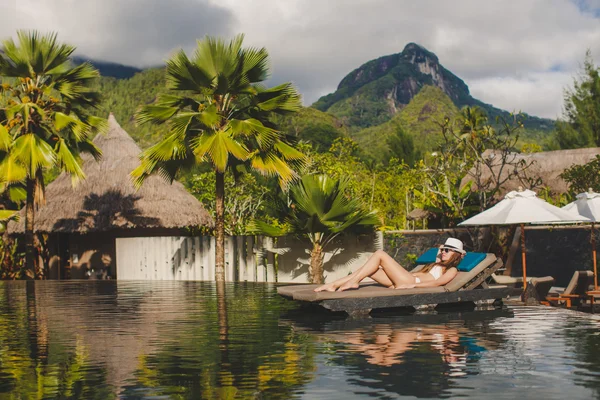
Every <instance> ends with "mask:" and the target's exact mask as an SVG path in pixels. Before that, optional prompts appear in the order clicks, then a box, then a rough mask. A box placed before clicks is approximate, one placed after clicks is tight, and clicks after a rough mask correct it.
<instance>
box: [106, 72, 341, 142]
mask: <svg viewBox="0 0 600 400" xmlns="http://www.w3.org/2000/svg"><path fill="white" fill-rule="evenodd" d="M96 87H97V89H98V90H99V91H100V93H101V94H102V103H101V105H100V108H99V109H98V111H97V112H96V114H97V115H100V116H107V115H108V114H109V113H110V112H112V113H113V114H114V115H115V118H116V119H117V121H119V123H120V124H121V125H122V126H123V128H124V129H125V130H126V131H127V132H128V133H129V134H130V135H131V136H132V137H133V138H134V139H135V140H136V142H138V144H139V145H140V146H141V147H142V148H146V147H148V146H150V145H152V144H154V143H156V142H157V141H158V140H159V138H160V135H161V133H162V129H164V128H162V127H157V126H152V125H142V126H138V125H137V124H136V123H135V120H134V114H135V112H136V110H137V109H138V108H139V107H140V106H141V105H143V104H148V103H152V102H153V101H155V100H156V98H157V96H158V95H159V94H160V93H164V92H166V89H165V76H164V69H163V68H156V69H148V70H145V71H142V72H139V73H137V74H135V75H134V76H133V77H132V78H130V79H115V78H111V77H104V76H103V77H101V78H100V79H99V80H98V81H97V82H96ZM275 122H276V123H277V124H278V125H279V126H280V128H281V130H282V131H283V132H285V133H286V134H289V135H291V136H294V137H296V138H298V139H300V140H306V141H309V142H312V143H313V145H314V147H315V148H316V149H317V150H321V151H326V150H328V149H329V147H330V145H331V142H333V140H335V138H337V137H340V136H346V135H347V129H346V128H345V127H344V126H343V124H342V123H341V122H340V121H339V120H338V119H337V118H336V117H335V116H333V115H331V114H328V113H324V112H322V111H319V110H316V109H314V108H310V107H305V108H303V109H302V110H301V111H300V112H298V113H296V114H292V115H291V116H286V117H280V118H278V119H277V121H275Z"/></svg>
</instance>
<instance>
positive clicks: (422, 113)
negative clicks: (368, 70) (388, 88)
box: [350, 85, 459, 159]
mask: <svg viewBox="0 0 600 400" xmlns="http://www.w3.org/2000/svg"><path fill="white" fill-rule="evenodd" d="M458 111H459V110H458V108H457V107H456V106H455V105H454V103H453V102H452V100H450V98H449V97H448V96H447V95H446V94H445V93H444V92H443V91H442V90H441V89H440V88H438V87H436V86H429V85H426V86H423V88H422V89H421V90H420V91H419V92H418V93H417V94H416V95H415V96H414V97H413V99H412V100H410V102H409V103H408V105H406V106H405V107H404V108H403V109H402V110H401V111H399V112H398V113H396V114H395V115H394V116H393V117H392V118H391V119H390V120H389V121H387V122H385V123H383V124H380V125H376V126H372V127H369V128H365V129H362V130H360V131H358V132H352V133H351V134H350V136H351V137H352V138H353V139H354V140H356V142H357V143H358V144H359V146H360V147H361V148H362V149H363V150H364V151H365V153H366V154H368V155H370V156H371V157H374V158H375V159H381V158H385V155H386V154H387V152H388V145H387V139H388V138H389V137H390V136H392V135H393V134H394V133H395V132H396V131H397V130H398V127H400V128H401V129H403V130H404V132H406V133H408V134H410V135H411V136H412V137H413V140H414V144H415V150H417V151H418V152H419V153H424V152H426V151H430V150H432V149H433V148H435V147H436V145H437V144H439V141H440V140H441V133H440V132H441V130H440V126H439V124H440V123H442V122H443V121H444V118H445V117H449V118H453V117H454V116H455V115H456V114H457V113H458Z"/></svg>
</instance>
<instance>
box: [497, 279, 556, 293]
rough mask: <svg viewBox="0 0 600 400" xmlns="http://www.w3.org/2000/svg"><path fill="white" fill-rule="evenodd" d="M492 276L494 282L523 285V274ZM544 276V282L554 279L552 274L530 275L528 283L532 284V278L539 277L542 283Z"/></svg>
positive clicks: (518, 286) (514, 285)
mask: <svg viewBox="0 0 600 400" xmlns="http://www.w3.org/2000/svg"><path fill="white" fill-rule="evenodd" d="M491 278H492V280H493V281H494V283H496V284H498V285H506V286H513V287H515V288H522V287H523V277H522V276H508V275H497V274H492V275H491ZM542 278H543V281H544V282H547V281H549V280H552V281H554V278H553V277H551V276H541V277H537V276H528V277H527V283H528V284H530V283H531V282H532V280H534V279H537V280H538V283H541V281H540V279H542ZM544 297H546V296H545V295H544Z"/></svg>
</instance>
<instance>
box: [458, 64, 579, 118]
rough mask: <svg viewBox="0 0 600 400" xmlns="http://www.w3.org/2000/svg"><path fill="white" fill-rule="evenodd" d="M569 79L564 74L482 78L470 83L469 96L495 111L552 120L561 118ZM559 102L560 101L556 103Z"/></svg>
mask: <svg viewBox="0 0 600 400" xmlns="http://www.w3.org/2000/svg"><path fill="white" fill-rule="evenodd" d="M572 84H573V77H572V76H571V75H570V74H568V73H564V72H544V73H535V74H530V75H528V77H527V78H526V79H517V78H512V77H504V78H502V77H500V78H494V77H492V78H483V79H476V80H473V81H471V82H470V89H471V94H472V95H473V97H475V98H478V99H486V100H485V101H486V102H487V103H491V104H493V105H494V106H496V107H498V108H502V109H504V110H508V111H515V112H519V111H524V112H527V113H528V114H531V115H536V116H539V117H545V118H552V119H556V118H558V117H560V116H561V115H562V107H563V104H562V98H563V92H564V88H566V87H571V86H572ZM557 99H560V100H561V101H556V100H557Z"/></svg>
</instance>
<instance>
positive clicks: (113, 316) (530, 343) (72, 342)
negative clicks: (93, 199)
mask: <svg viewBox="0 0 600 400" xmlns="http://www.w3.org/2000/svg"><path fill="white" fill-rule="evenodd" d="M360 397H364V398H367V397H368V398H376V399H395V398H415V397H418V398H455V397H463V398H484V397H486V398H492V399H516V398H535V399H538V398H543V399H564V398H569V399H589V398H600V318H599V317H596V316H595V315H589V314H582V313H577V312H572V311H566V310H562V309H555V308H546V307H507V308H505V309H502V310H491V311H463V312H457V311H447V312H439V313H428V314H425V313H423V314H419V313H417V314H413V315H395V316H392V315H380V316H375V317H373V318H369V319H356V320H352V319H340V318H335V317H332V316H327V315H325V316H324V315H322V314H319V313H315V312H314V311H311V310H301V309H298V307H297V305H296V304H294V303H292V302H290V301H288V300H285V299H282V298H280V297H279V296H277V294H276V292H275V286H273V285H265V284H243V283H238V284H230V285H228V286H226V287H225V293H224V296H217V291H216V287H215V285H214V284H212V283H203V282H115V281H89V282H52V281H47V282H0V399H13V398H15V399H20V398H22V399H37V398H40V399H41V398H48V399H50V398H69V399H71V398H73V399H110V398H123V399H145V398H152V399H171V398H173V399H181V398H185V399H188V398H189V399H234V398H240V399H245V398H255V399H256V398H258V399H289V398H305V399H349V398H360Z"/></svg>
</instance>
